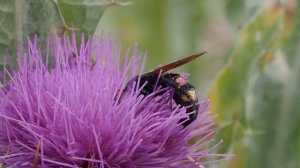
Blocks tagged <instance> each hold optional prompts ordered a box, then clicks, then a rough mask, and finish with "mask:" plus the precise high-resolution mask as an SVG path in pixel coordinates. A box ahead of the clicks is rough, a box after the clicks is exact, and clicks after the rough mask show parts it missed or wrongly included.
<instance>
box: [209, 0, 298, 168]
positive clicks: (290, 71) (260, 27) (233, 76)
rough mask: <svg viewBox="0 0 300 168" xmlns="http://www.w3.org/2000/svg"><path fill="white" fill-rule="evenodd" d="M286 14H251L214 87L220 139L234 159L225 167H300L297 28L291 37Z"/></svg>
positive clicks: (275, 7)
mask: <svg viewBox="0 0 300 168" xmlns="http://www.w3.org/2000/svg"><path fill="white" fill-rule="evenodd" d="M298 5H299V4H298ZM298 9H299V7H298ZM287 10H288V9H287V8H284V6H281V5H280V4H272V5H269V6H266V7H264V8H262V9H261V10H259V12H258V13H255V14H253V16H252V19H251V21H250V22H248V24H247V25H246V26H245V27H244V29H243V30H242V31H241V33H240V35H239V39H238V41H237V44H236V46H235V50H234V51H233V53H232V56H231V59H230V62H229V63H228V65H226V67H225V68H224V69H223V71H222V72H221V74H220V76H219V77H218V79H217V81H216V82H215V85H214V87H213V89H212V92H211V95H210V97H211V101H212V111H213V112H214V113H217V114H219V117H218V119H217V123H218V124H219V125H223V128H221V129H220V131H219V132H218V136H220V135H221V136H222V135H226V136H224V137H225V142H226V144H225V148H227V151H229V150H231V151H233V152H234V153H235V155H236V156H235V157H234V158H233V159H232V160H231V161H230V162H228V165H227V166H228V167H231V168H235V167H241V165H243V166H242V167H248V168H266V167H272V168H282V167H287V168H294V167H299V166H300V165H299V158H300V155H299V135H300V131H299V129H298V128H299V126H300V125H299V123H300V113H299V109H300V104H299V101H300V92H299V91H298V90H299V86H300V57H299V56H298V55H297V53H299V52H300V49H299V48H300V38H299V37H300V36H299V35H297V34H298V30H299V27H300V25H299V23H297V24H296V27H294V33H290V31H291V28H290V27H293V26H291V25H293V24H294V23H295V20H293V19H292V20H291V18H294V17H295V16H291V13H289V15H287V13H288V11H287ZM289 12H290V11H289ZM289 17H291V18H289ZM298 22H299V21H298ZM286 44H289V45H286ZM225 125H227V126H226V127H224V126H225ZM228 125H231V126H228ZM241 125H242V127H241ZM225 128H226V129H225ZM240 128H242V129H240ZM229 129H232V130H229ZM226 133H228V134H226ZM241 133H242V134H241ZM241 146H242V147H243V150H240V147H241ZM223 151H226V149H225V150H224V148H223ZM241 160H242V162H244V163H243V164H241Z"/></svg>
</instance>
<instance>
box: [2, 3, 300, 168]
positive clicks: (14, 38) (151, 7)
mask: <svg viewBox="0 0 300 168" xmlns="http://www.w3.org/2000/svg"><path fill="white" fill-rule="evenodd" d="M128 2H131V3H130V4H129V3H128ZM299 19H300V1H299V0H298V1H297V0H261V1H260V0H223V1H220V0H190V1H187V0H186V1H183V0H132V1H118V2H115V1H105V0H1V1H0V52H1V55H3V54H4V53H7V52H8V53H9V54H10V55H15V52H16V47H17V44H18V42H21V41H23V42H24V41H26V38H27V36H28V35H34V34H38V35H39V37H40V41H41V43H45V41H46V40H45V39H46V36H47V34H48V32H49V31H50V32H54V31H55V32H60V33H63V32H66V31H67V30H68V31H70V30H72V28H70V27H75V28H76V31H79V32H85V33H89V34H92V35H94V34H99V33H101V32H102V31H103V32H105V33H107V32H110V33H111V34H112V36H113V37H114V38H116V39H118V41H120V42H121V44H122V46H123V48H124V50H125V49H126V48H128V47H129V48H133V47H134V45H135V43H137V44H138V48H139V51H140V52H141V53H145V52H146V53H147V55H148V57H147V62H146V70H149V69H152V68H154V67H157V66H158V65H161V64H165V63H168V62H170V61H173V60H176V59H179V58H181V57H183V56H186V55H190V54H193V53H197V52H201V51H208V53H207V54H206V56H203V57H202V58H200V59H199V60H197V61H194V62H192V63H190V64H188V65H185V66H183V67H180V68H178V69H176V71H175V72H179V73H180V72H188V73H190V74H191V77H190V81H191V83H193V84H194V85H195V86H196V87H197V88H198V90H199V92H201V95H200V96H201V97H202V98H204V97H209V98H210V101H211V111H212V114H217V115H218V117H217V118H216V120H215V121H216V124H217V125H218V126H219V129H218V131H217V133H216V139H218V140H220V139H223V140H224V143H223V144H222V145H221V146H220V148H219V151H216V152H218V153H234V154H235V157H233V158H231V159H230V160H228V161H226V162H222V163H221V164H216V165H210V166H208V167H217V168H220V167H224V168H225V167H226V168H242V167H247V168H300V103H299V102H300V90H299V86H300V56H299V50H300V23H299V21H300V20H299ZM7 48H8V50H7ZM10 59H11V60H14V58H10ZM5 61H7V60H2V62H5ZM12 62H13V61H12Z"/></svg>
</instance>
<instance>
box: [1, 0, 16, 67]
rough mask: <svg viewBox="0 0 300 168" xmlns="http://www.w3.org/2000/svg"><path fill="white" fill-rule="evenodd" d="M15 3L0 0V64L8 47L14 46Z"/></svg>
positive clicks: (8, 0) (9, 0)
mask: <svg viewBox="0 0 300 168" xmlns="http://www.w3.org/2000/svg"><path fill="white" fill-rule="evenodd" d="M15 6H17V4H16V5H15V3H14V1H11V0H2V1H0V25H1V26H0V55H1V57H0V64H2V63H3V56H4V55H5V54H7V53H6V51H7V49H8V48H15V45H16V42H15V41H16V35H15V27H16V25H15V22H14V18H15Z"/></svg>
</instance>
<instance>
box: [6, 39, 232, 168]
mask: <svg viewBox="0 0 300 168" xmlns="http://www.w3.org/2000/svg"><path fill="white" fill-rule="evenodd" d="M75 41H76V40H75V38H74V37H73V38H72V39H71V40H69V39H68V38H66V37H64V38H62V39H57V40H55V42H54V43H53V50H51V51H50V49H47V55H46V56H45V58H46V60H44V61H43V60H42V56H41V51H40V50H39V49H38V44H37V39H36V38H35V39H33V40H29V41H28V43H29V44H28V49H27V52H26V53H25V54H21V53H19V56H18V64H19V68H18V70H17V71H15V72H14V74H13V75H12V77H11V80H10V81H8V82H5V83H4V87H3V88H2V89H1V91H0V163H1V162H2V163H3V164H4V166H8V167H9V166H10V167H42V168H50V167H83V168H89V167H100V168H108V167H111V168H114V167H116V168H117V167H120V168H134V167H137V168H139V167H143V168H147V167H148V168H153V167H170V168H179V167H180V168H182V167H203V166H205V165H206V164H209V163H213V162H217V161H219V160H216V159H218V158H219V157H221V160H222V159H224V158H226V156H228V155H222V154H213V153H212V150H213V149H214V148H216V146H217V145H218V144H219V143H217V144H215V145H213V146H212V147H211V148H209V149H207V148H206V146H207V144H210V143H212V142H213V141H212V140H211V137H212V135H213V132H214V125H213V122H212V118H211V117H209V116H208V114H209V111H208V108H209V102H208V100H202V101H200V102H199V105H200V108H199V109H200V110H199V112H198V113H199V114H198V118H197V120H196V121H195V122H193V123H192V124H190V125H189V126H188V127H186V128H184V129H183V127H182V126H181V125H180V124H178V121H179V120H180V119H182V118H186V117H187V114H186V113H185V107H180V106H177V105H176V104H174V103H173V104H170V103H168V102H170V92H171V91H167V92H165V93H164V94H163V95H161V96H154V95H155V93H153V94H151V95H149V96H147V97H143V96H142V95H140V94H139V90H140V89H141V88H132V89H131V90H130V91H128V92H126V94H124V95H123V96H120V94H119V93H120V91H121V90H122V89H123V88H124V87H125V86H126V81H128V78H132V77H134V76H136V75H138V74H139V73H138V66H137V63H138V58H139V57H138V55H137V54H136V53H137V52H136V50H135V52H134V54H133V56H132V57H131V58H129V52H127V53H126V55H125V56H124V61H121V56H120V55H121V48H120V47H118V46H117V45H116V44H115V43H114V42H113V41H112V40H104V39H97V40H94V41H93V42H92V40H91V39H88V40H87V42H86V43H84V40H82V43H81V45H80V47H77V46H76V42H75ZM78 48H79V49H78ZM52 55H53V56H52ZM51 60H54V63H53V64H54V65H52V64H50V62H51ZM92 62H93V64H91V63H92ZM155 92H156V93H158V92H161V90H157V91H155ZM195 140H197V141H195ZM211 157H212V158H213V160H210V159H208V160H207V158H211Z"/></svg>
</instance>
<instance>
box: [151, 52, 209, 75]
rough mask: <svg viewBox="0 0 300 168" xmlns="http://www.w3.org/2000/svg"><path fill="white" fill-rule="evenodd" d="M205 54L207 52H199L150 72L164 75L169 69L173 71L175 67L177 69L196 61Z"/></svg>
mask: <svg viewBox="0 0 300 168" xmlns="http://www.w3.org/2000/svg"><path fill="white" fill-rule="evenodd" d="M205 53H207V52H206V51H203V52H200V53H196V54H193V55H190V56H187V57H184V58H182V59H180V60H177V61H174V62H171V63H169V64H166V65H163V66H160V67H158V68H156V69H154V70H153V71H152V72H154V73H165V72H167V71H169V70H171V69H175V68H177V67H179V66H181V65H184V64H186V63H189V62H191V61H193V60H194V59H196V58H198V57H200V56H202V55H204V54H205Z"/></svg>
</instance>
